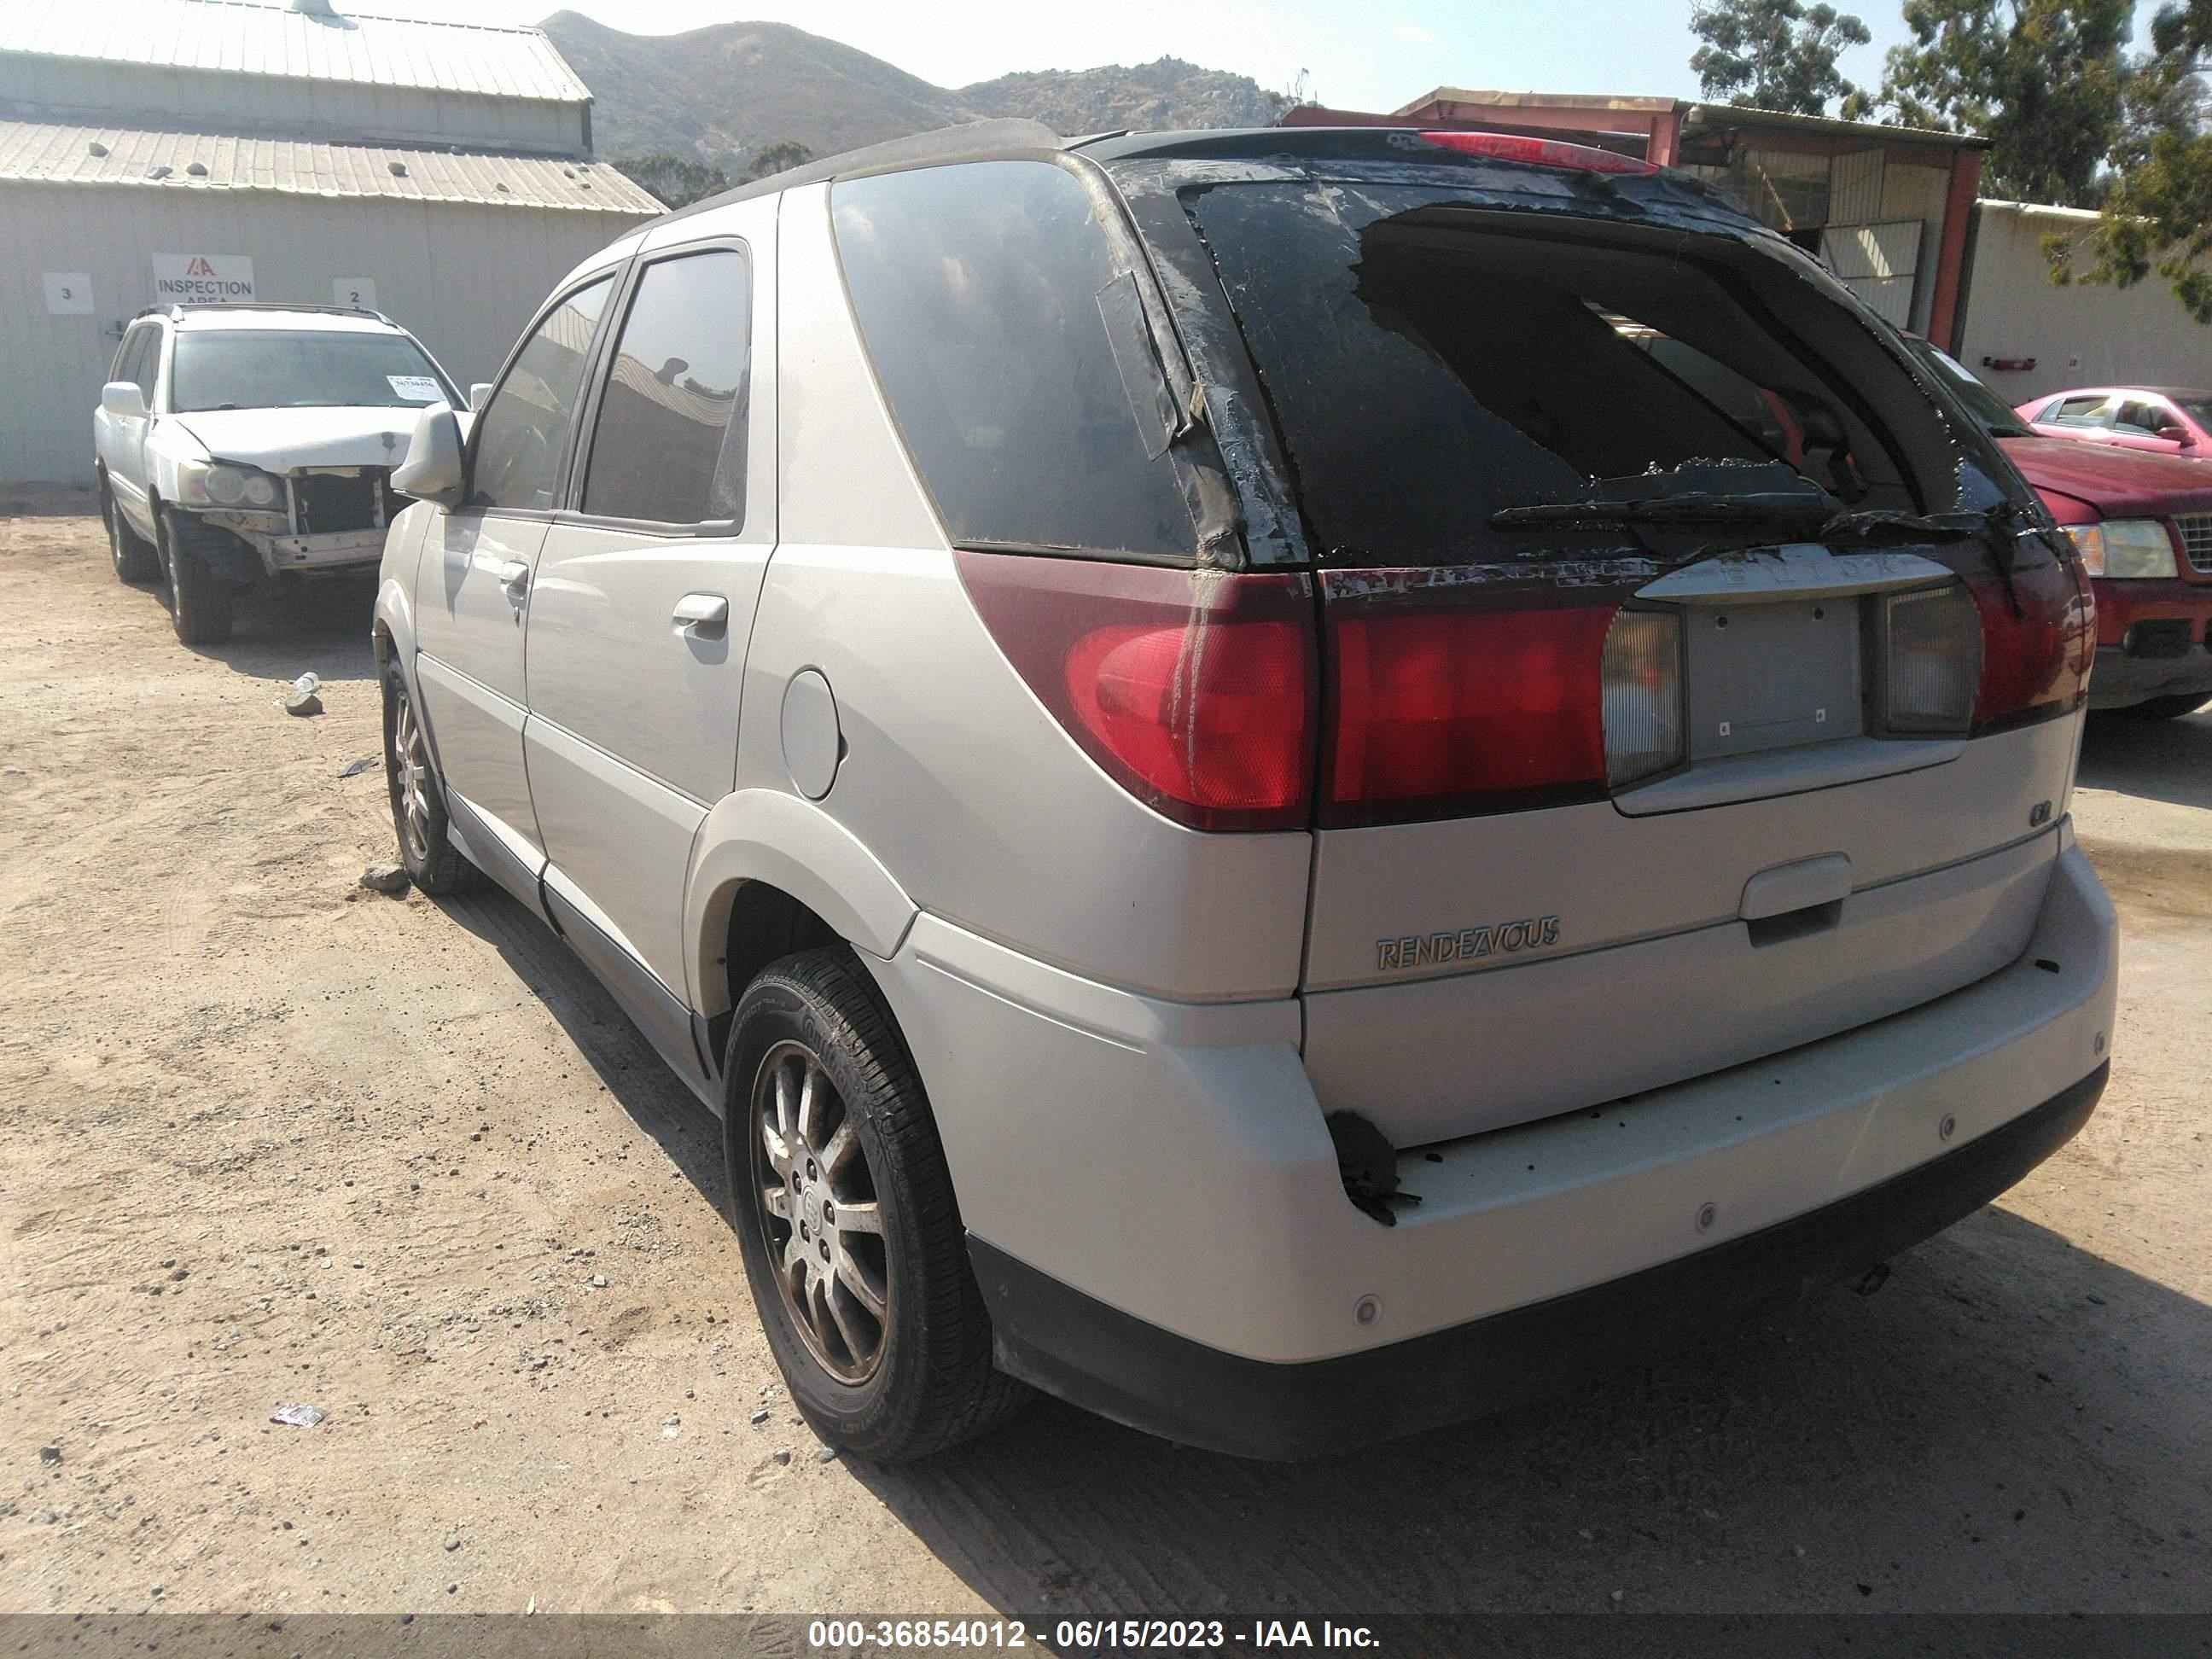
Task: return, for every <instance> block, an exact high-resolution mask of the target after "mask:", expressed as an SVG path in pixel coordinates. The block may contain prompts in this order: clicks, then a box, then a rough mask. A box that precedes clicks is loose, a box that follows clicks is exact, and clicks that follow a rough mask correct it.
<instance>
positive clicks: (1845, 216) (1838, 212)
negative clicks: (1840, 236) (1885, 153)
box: [1828, 149, 1883, 225]
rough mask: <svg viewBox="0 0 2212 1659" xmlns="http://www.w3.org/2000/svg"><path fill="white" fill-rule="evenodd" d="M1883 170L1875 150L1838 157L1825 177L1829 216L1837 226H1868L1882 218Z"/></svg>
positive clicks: (1880, 154) (1865, 150)
mask: <svg viewBox="0 0 2212 1659" xmlns="http://www.w3.org/2000/svg"><path fill="white" fill-rule="evenodd" d="M1882 171H1883V169H1882V153H1881V151H1880V150H1878V149H1863V150H1860V151H1859V152H1858V153H1857V155H1838V156H1837V157H1836V158H1835V159H1834V162H1833V165H1832V167H1831V169H1830V171H1829V174H1828V216H1829V217H1830V218H1831V219H1832V220H1833V221H1835V222H1836V223H1838V224H1839V225H1863V224H1869V223H1871V222H1874V221H1875V220H1876V219H1879V218H1881V217H1883V214H1882V210H1881V191H1882Z"/></svg>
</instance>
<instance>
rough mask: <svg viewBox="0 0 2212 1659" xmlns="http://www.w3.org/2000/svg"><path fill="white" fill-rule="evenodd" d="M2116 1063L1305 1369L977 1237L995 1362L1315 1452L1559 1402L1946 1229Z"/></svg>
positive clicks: (1223, 1444)
mask: <svg viewBox="0 0 2212 1659" xmlns="http://www.w3.org/2000/svg"><path fill="white" fill-rule="evenodd" d="M2110 1070H2111V1066H2110V1064H2109V1062H2108V1063H2106V1065H2101V1066H2098V1067H2097V1069H2096V1070H2095V1071H2093V1072H2092V1073H2089V1075H2088V1076H2087V1077H2085V1078H2083V1079H2081V1081H2080V1082H2078V1083H2075V1084H2074V1085H2071V1086H2070V1087H2069V1088H2066V1089H2063V1090H2061V1091H2059V1092H2058V1093H2057V1094H2056V1095H2054V1096H2052V1097H2051V1098H2050V1099H2048V1100H2046V1101H2045V1102H2043V1103H2041V1104H2040V1105H2038V1106H2036V1107H2035V1108H2034V1109H2032V1110H2030V1111H2027V1112H2026V1113H2023V1114H2022V1115H2021V1116H2019V1117H2016V1118H2015V1119H2014V1120H2013V1121H2011V1122H2009V1123H2007V1124H2005V1125H2004V1126H2003V1127H2002V1128H1998V1129H1995V1130H1992V1131H1990V1133H1988V1134H1985V1135H1984V1136H1982V1137H1981V1138H1980V1139H1978V1140H1974V1141H1971V1142H1969V1143H1968V1144H1967V1145H1966V1146H1962V1147H1960V1149H1959V1150H1958V1151H1956V1152H1948V1153H1945V1154H1944V1155H1942V1157H1939V1158H1935V1159H1933V1160H1931V1161H1930V1162H1929V1163H1926V1164H1922V1165H1920V1166H1919V1167H1918V1168H1917V1169H1915V1170H1908V1171H1907V1172H1906V1173H1905V1174H1903V1175H1900V1176H1893V1177H1892V1178H1891V1179H1890V1180H1887V1181H1885V1182H1879V1183H1877V1184H1876V1185H1875V1186H1873V1187H1869V1188H1866V1189H1865V1190H1863V1191H1862V1192H1857V1193H1854V1194H1851V1195H1850V1197H1848V1198H1845V1199H1841V1200H1838V1201H1837V1202H1835V1203H1832V1204H1827V1205H1823V1206H1821V1207H1820V1208H1819V1209H1817V1210H1814V1211H1811V1212H1808V1213H1806V1214H1803V1215H1801V1216H1798V1217H1797V1218H1795V1219H1793V1220H1790V1221H1785V1222H1782V1223H1779V1224H1778V1225H1774V1226H1771V1227H1766V1228H1762V1229H1761V1230H1760V1231H1758V1232H1755V1233H1752V1234H1749V1235H1747V1236H1746V1237H1741V1238H1736V1239H1731V1240H1730V1241H1729V1242H1728V1243H1725V1244H1717V1245H1715V1246H1713V1247H1712V1248H1711V1249H1706V1250H1701V1251H1699V1252H1698V1253H1697V1254H1695V1255H1688V1256H1684V1257H1681V1258H1680V1259H1679V1260H1677V1261H1668V1262H1665V1263H1662V1265H1660V1266H1658V1267H1648V1268H1645V1269H1644V1271H1642V1272H1640V1273H1631V1274H1629V1275H1628V1276H1626V1278H1622V1279H1614V1280H1613V1281H1612V1282H1611V1283H1609V1284H1605V1285H1595V1286H1593V1287H1591V1288H1590V1289H1588V1290H1584V1291H1576V1292H1574V1293H1573V1294H1571V1295H1568V1296H1562V1297H1554V1298H1553V1299H1552V1300H1550V1301H1548V1302H1542V1303H1538V1304H1535V1305H1534V1306H1531V1307H1524V1308H1516V1309H1515V1310H1512V1311H1511V1312H1510V1313H1504V1314H1499V1315H1497V1316H1493V1317H1491V1318H1488V1319H1480V1320H1476V1321H1474V1322H1470V1323H1468V1324H1465V1325H1459V1326H1455V1327H1453V1328H1449V1329H1447V1330H1441V1331H1432V1332H1431V1333H1430V1334H1427V1335H1425V1336H1419V1337H1414V1338H1413V1339H1411V1340H1407V1341H1404V1342H1395V1343H1392V1344H1390V1345H1389V1346H1387V1347H1382V1348H1370V1349H1368V1350H1367V1351H1365V1352H1361V1353H1354V1354H1344V1355H1340V1356H1338V1357H1337V1358H1331V1359H1320V1360H1314V1361H1310V1362H1309V1363H1307V1364H1291V1365H1285V1364H1268V1363H1267V1362H1265V1361H1263V1360H1257V1359H1247V1358H1242V1357H1240V1356H1238V1355H1236V1354H1229V1353H1224V1352H1221V1351H1220V1350H1219V1349H1218V1348H1209V1347H1206V1346H1203V1345H1202V1344H1200V1343H1197V1342H1194V1341H1192V1340H1189V1339H1188V1338H1187V1337H1182V1336H1177V1335H1176V1334H1173V1333H1171V1332H1168V1331H1164V1330H1162V1329H1160V1328H1158V1326H1156V1325H1149V1324H1146V1322H1144V1321H1142V1320H1139V1319H1134V1318H1132V1317H1131V1316H1129V1315H1127V1314H1125V1313H1122V1312H1120V1311H1119V1310H1115V1309H1113V1308H1109V1307H1108V1306H1107V1305H1106V1304H1104V1303H1103V1302H1100V1301H1097V1300H1096V1299H1095V1298H1093V1297H1088V1296H1085V1294H1084V1293H1083V1292H1082V1291H1078V1290H1075V1289H1073V1288H1072V1287H1070V1286H1068V1285H1064V1284H1062V1283H1060V1281H1059V1280H1057V1279H1053V1278H1050V1277H1049V1276H1048V1275H1046V1274H1044V1273H1039V1272H1037V1271H1036V1269H1035V1268H1033V1267H1027V1266H1024V1264H1023V1263H1021V1262H1019V1261H1016V1260H1015V1259H1014V1258H1013V1257H1012V1256H1010V1255H1006V1253H1005V1252H1004V1251H1002V1250H999V1249H994V1247H993V1246H991V1245H989V1244H987V1243H984V1242H983V1241H982V1240H981V1239H976V1238H973V1237H971V1238H970V1239H969V1260H970V1261H972V1262H973V1263H974V1264H975V1276H976V1279H977V1280H978V1282H979V1283H980V1284H981V1287H982V1291H983V1297H984V1301H985V1304H987V1306H988V1308H989V1309H990V1312H991V1323H992V1332H993V1337H994V1343H995V1346H996V1350H997V1355H998V1361H999V1364H1000V1367H1001V1368H1002V1369H1004V1370H1007V1371H1009V1372H1011V1373H1012V1374H1013V1375H1014V1376H1018V1377H1021V1378H1023V1379H1024V1380H1025V1381H1028V1382H1030V1383H1035V1384H1036V1385H1037V1386H1038V1387H1040V1388H1042V1389H1046V1390H1047V1391H1048V1392H1050V1393H1052V1394H1056V1395H1060V1397H1061V1398H1062V1399H1065V1400H1068V1401H1073V1402H1074V1403H1075V1404H1077V1405H1079V1406H1082V1407H1086V1408H1088V1409H1090V1410H1091V1411H1095V1412H1097V1413H1099V1414H1100V1415H1102V1416H1104V1417H1110V1418H1112V1419H1115V1420H1116V1421H1118V1422H1122V1423H1127V1424H1129V1425H1132V1426H1133V1427H1135V1428H1139V1429H1143V1430H1145V1431H1147V1432H1149V1433H1152V1434H1158V1435H1162V1436H1164V1437H1167V1438H1169V1439H1170V1440H1179V1441H1182V1442H1183V1443H1186V1444H1189V1445H1194V1446H1201V1447H1204V1448H1206V1449H1208V1450H1211V1451H1222V1452H1231V1453H1233V1454H1235V1455H1238V1456H1242V1457H1264V1458H1295V1457H1310V1456H1316V1455H1322V1454H1324V1453H1328V1452H1335V1451H1341V1450H1343V1449H1346V1448H1348V1447H1352V1446H1356V1445H1358V1444H1361V1443H1365V1442H1368V1441H1374V1440H1388V1439H1392V1438H1395V1437H1398V1436H1400V1435H1407V1434H1413V1433H1416V1432H1418V1431H1420V1430H1423V1429H1430V1428H1435V1427H1437V1426H1439V1425H1443V1424H1446V1423H1453V1422H1458V1421H1461V1420H1462V1419H1467V1418H1470V1417H1475V1416H1480V1415H1481V1414H1483V1413H1486V1412H1492V1411H1495V1410H1498V1409H1499V1408H1500V1407H1505V1406H1509V1405H1511V1404H1513V1403H1515V1402H1516V1401H1521V1400H1524V1399H1528V1398H1531V1397H1536V1396H1541V1395H1545V1394H1550V1393H1555V1392H1559V1391H1560V1390H1562V1389H1565V1388H1568V1387H1571V1385H1573V1384H1574V1383H1576V1382H1577V1380H1579V1379H1580V1378H1582V1377H1583V1376H1587V1375H1589V1372H1590V1371H1591V1370H1594V1369H1595V1368H1598V1367H1601V1366H1602V1365H1604V1364H1607V1363H1610V1362H1614V1361H1618V1360H1620V1359H1624V1358H1630V1357H1632V1356H1635V1355H1638V1354H1643V1353H1648V1352H1654V1351H1656V1350H1660V1349H1663V1348H1666V1347H1668V1346H1675V1345H1678V1344H1680V1343H1682V1342H1684V1341H1685V1340H1687V1339H1688V1338H1691V1337H1693V1336H1695V1335H1696V1334H1698V1333H1699V1332H1700V1331H1703V1330H1709V1329H1712V1328H1717V1327H1718V1326H1720V1325H1722V1324H1723V1322H1727V1321H1729V1320H1730V1319H1733V1318H1737V1317H1741V1316H1743V1315H1745V1314H1747V1313H1750V1312H1755V1311H1757V1310H1761V1309H1764V1308H1768V1307H1772V1306H1776V1305H1779V1304H1786V1303H1789V1302H1791V1301H1795V1300H1797V1299H1799V1298H1801V1297H1804V1296H1805V1295H1807V1294H1808V1293H1809V1292H1811V1291H1815V1290H1817V1289H1820V1287H1822V1286H1824V1285H1832V1284H1834V1283H1837V1282H1838V1281H1839V1280H1843V1279H1850V1278H1855V1277H1857V1275H1858V1274H1860V1273H1863V1272H1865V1271H1866V1270H1867V1269H1868V1268H1869V1267H1873V1266H1874V1265H1875V1264H1876V1263H1878V1262H1881V1261H1884V1260H1886V1259H1887V1257H1889V1256H1890V1255H1894V1254H1896V1253H1897V1252H1898V1251H1900V1250H1903V1249H1906V1248H1908V1247H1909V1246H1911V1245H1913V1244H1917V1243H1919V1242H1920V1241H1921V1240H1923V1239H1924V1238H1927V1237H1930V1236H1931V1235H1933V1234H1936V1233H1937V1232H1940V1231H1942V1230H1943V1229H1944V1228H1946V1227H1948V1226H1949V1225H1951V1224H1952V1223H1953V1222H1954V1221H1958V1220H1960V1219H1961V1218H1964V1217H1966V1216H1967V1215H1970V1214H1972V1212H1974V1211H1975V1210H1977V1209H1978V1208H1980V1207H1981V1206H1983V1205H1984V1204H1986V1203H1988V1202H1989V1201H1990V1200H1991V1199H1993V1198H1995V1197H1996V1196H1997V1195H1998V1194H2000V1193H2002V1192H2003V1191H2004V1190H2005V1189H2006V1188H2008V1187H2010V1186H2012V1185H2013V1183H2014V1182H2017V1181H2018V1180H2019V1179H2020V1178H2021V1176H2024V1175H2026V1174H2027V1172H2028V1171H2029V1170H2033V1168H2034V1167H2035V1166H2036V1165H2037V1164H2040V1163H2042V1162H2043V1160H2044V1159H2045V1158H2049V1157H2050V1156H2051V1153H2053V1152H2057V1150H2058V1148H2059V1147H2061V1146H2064V1145H2065V1144H2066V1142H2067V1141H2069V1139H2072V1138H2073V1136H2074V1134H2075V1131H2076V1130H2078V1129H2080V1128H2081V1125H2082V1124H2083V1123H2084V1122H2086V1121H2087V1120H2088V1117H2089V1114H2090V1112H2091V1111H2092V1110H2093V1109H2094V1107H2095V1106H2096V1103H2097V1098H2098V1097H2099V1096H2100V1094H2102V1093H2103V1092H2104V1088H2105V1082H2106V1076H2107V1074H2108V1073H2109V1072H2110Z"/></svg>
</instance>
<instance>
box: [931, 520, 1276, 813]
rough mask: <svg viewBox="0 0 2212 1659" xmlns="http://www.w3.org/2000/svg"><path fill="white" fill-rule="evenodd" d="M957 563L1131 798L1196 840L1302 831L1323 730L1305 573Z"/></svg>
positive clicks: (1022, 561) (973, 559)
mask: <svg viewBox="0 0 2212 1659" xmlns="http://www.w3.org/2000/svg"><path fill="white" fill-rule="evenodd" d="M954 557H955V558H956V559H957V561H958V562H959V569H960V577H961V580H962V582H963V584H964V585H965V586H966V587H967V590H968V594H969V599H972V600H973V601H974V602H975V609H976V611H977V613H978V614H979V615H981V617H982V618H983V623H984V625H985V626H986V627H987V628H988V629H990V630H991V637H992V638H993V639H994V640H996V641H998V644H999V648H1000V650H1002V651H1004V652H1005V653H1006V659H1007V660H1008V661H1009V662H1011V663H1012V664H1013V665H1014V667H1015V668H1016V669H1017V670H1018V671H1019V672H1020V674H1021V676H1022V678H1024V680H1026V681H1027V682H1028V683H1029V686H1030V690H1032V691H1034V692H1036V695H1037V697H1038V699H1039V701H1041V702H1042V703H1043V704H1044V706H1045V707H1046V708H1048V709H1049V710H1050V711H1051V712H1052V714H1053V716H1054V718H1055V719H1056V720H1059V721H1060V724H1061V725H1062V726H1065V727H1066V729H1067V732H1068V733H1069V735H1070V736H1072V737H1073V738H1074V739H1075V740H1076V742H1077V743H1078V744H1079V745H1081V747H1082V749H1083V750H1084V752H1085V754H1087V755H1089V756H1090V757H1091V759H1093V760H1094V761H1096V762H1097V763H1098V764H1099V766H1100V767H1101V768H1102V769H1104V771H1105V772H1106V773H1107V774H1108V775H1109V776H1111V777H1112V778H1113V779H1114V780H1115V781H1116V782H1117V783H1119V784H1121V786H1122V787H1124V788H1126V789H1127V790H1128V791H1129V792H1130V793H1132V794H1133V795H1135V796H1136V797H1137V799H1139V800H1141V801H1143V802H1144V803H1145V804H1146V805H1148V806H1150V807H1152V809H1153V810H1154V811H1158V812H1159V813H1161V814H1163V815H1164V816H1165V817H1170V818H1173V819H1175V820H1176V822H1177V823H1187V824H1189V825H1191V826H1192V827H1194V828H1195V829H1302V828H1304V826H1305V824H1306V823H1307V822H1308V819H1309V816H1310V799H1311V781H1312V777H1313V770H1314V758H1313V753H1314V750H1313V745H1314V735H1313V734H1314V725H1315V722H1314V712H1313V711H1314V680H1315V673H1314V643H1313V632H1314V612H1313V589H1312V586H1311V582H1310V579H1309V578H1308V577H1306V576H1304V575H1303V574H1299V575H1284V576H1257V575H1227V574H1222V573H1220V572H1218V571H1194V570H1178V569H1167V568H1158V567H1154V566H1147V565H1125V564H1108V563H1104V562H1100V561H1097V560H1092V559H1054V558H1038V557H1031V556H1023V555H1019V554H1009V553H974V552H968V551H961V552H957V553H956V554H955V555H954Z"/></svg>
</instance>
